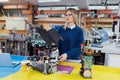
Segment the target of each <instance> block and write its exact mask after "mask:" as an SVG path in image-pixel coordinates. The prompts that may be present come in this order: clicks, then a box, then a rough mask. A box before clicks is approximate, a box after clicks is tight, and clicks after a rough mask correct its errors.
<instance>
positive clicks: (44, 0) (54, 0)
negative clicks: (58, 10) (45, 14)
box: [38, 0, 60, 2]
mask: <svg viewBox="0 0 120 80" xmlns="http://www.w3.org/2000/svg"><path fill="white" fill-rule="evenodd" d="M38 2H60V0H38Z"/></svg>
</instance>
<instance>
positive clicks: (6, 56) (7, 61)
mask: <svg viewBox="0 0 120 80" xmlns="http://www.w3.org/2000/svg"><path fill="white" fill-rule="evenodd" d="M19 64H20V62H14V61H12V59H11V56H10V53H0V66H2V67H16V66H17V65H19Z"/></svg>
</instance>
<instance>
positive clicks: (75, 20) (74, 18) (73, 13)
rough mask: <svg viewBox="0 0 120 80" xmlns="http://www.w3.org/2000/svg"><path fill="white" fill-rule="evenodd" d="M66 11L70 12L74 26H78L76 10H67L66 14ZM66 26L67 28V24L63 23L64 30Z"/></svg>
mask: <svg viewBox="0 0 120 80" xmlns="http://www.w3.org/2000/svg"><path fill="white" fill-rule="evenodd" d="M68 11H70V12H71V13H72V16H73V20H74V23H75V25H78V13H77V10H76V9H74V8H68V9H67V11H66V12H68ZM67 26H68V23H67V22H65V25H64V28H65V29H66V27H67Z"/></svg>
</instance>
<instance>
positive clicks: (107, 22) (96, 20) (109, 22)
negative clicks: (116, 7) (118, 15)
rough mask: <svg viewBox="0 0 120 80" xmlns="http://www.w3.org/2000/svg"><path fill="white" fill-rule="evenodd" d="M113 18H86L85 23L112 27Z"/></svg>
mask: <svg viewBox="0 0 120 80" xmlns="http://www.w3.org/2000/svg"><path fill="white" fill-rule="evenodd" d="M112 23H113V19H112V18H87V19H86V24H87V25H88V24H92V26H95V25H96V26H104V27H108V26H109V27H112Z"/></svg>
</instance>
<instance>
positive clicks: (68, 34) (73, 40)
mask: <svg viewBox="0 0 120 80" xmlns="http://www.w3.org/2000/svg"><path fill="white" fill-rule="evenodd" d="M58 33H59V34H60V35H61V36H62V38H63V40H59V42H58V43H59V46H58V48H59V53H60V55H61V54H63V53H67V59H72V60H78V59H79V58H80V54H81V46H80V44H84V36H83V31H82V29H81V28H80V27H78V26H76V27H75V28H73V29H68V28H66V29H64V28H63V27H61V28H60V29H59V31H58Z"/></svg>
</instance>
